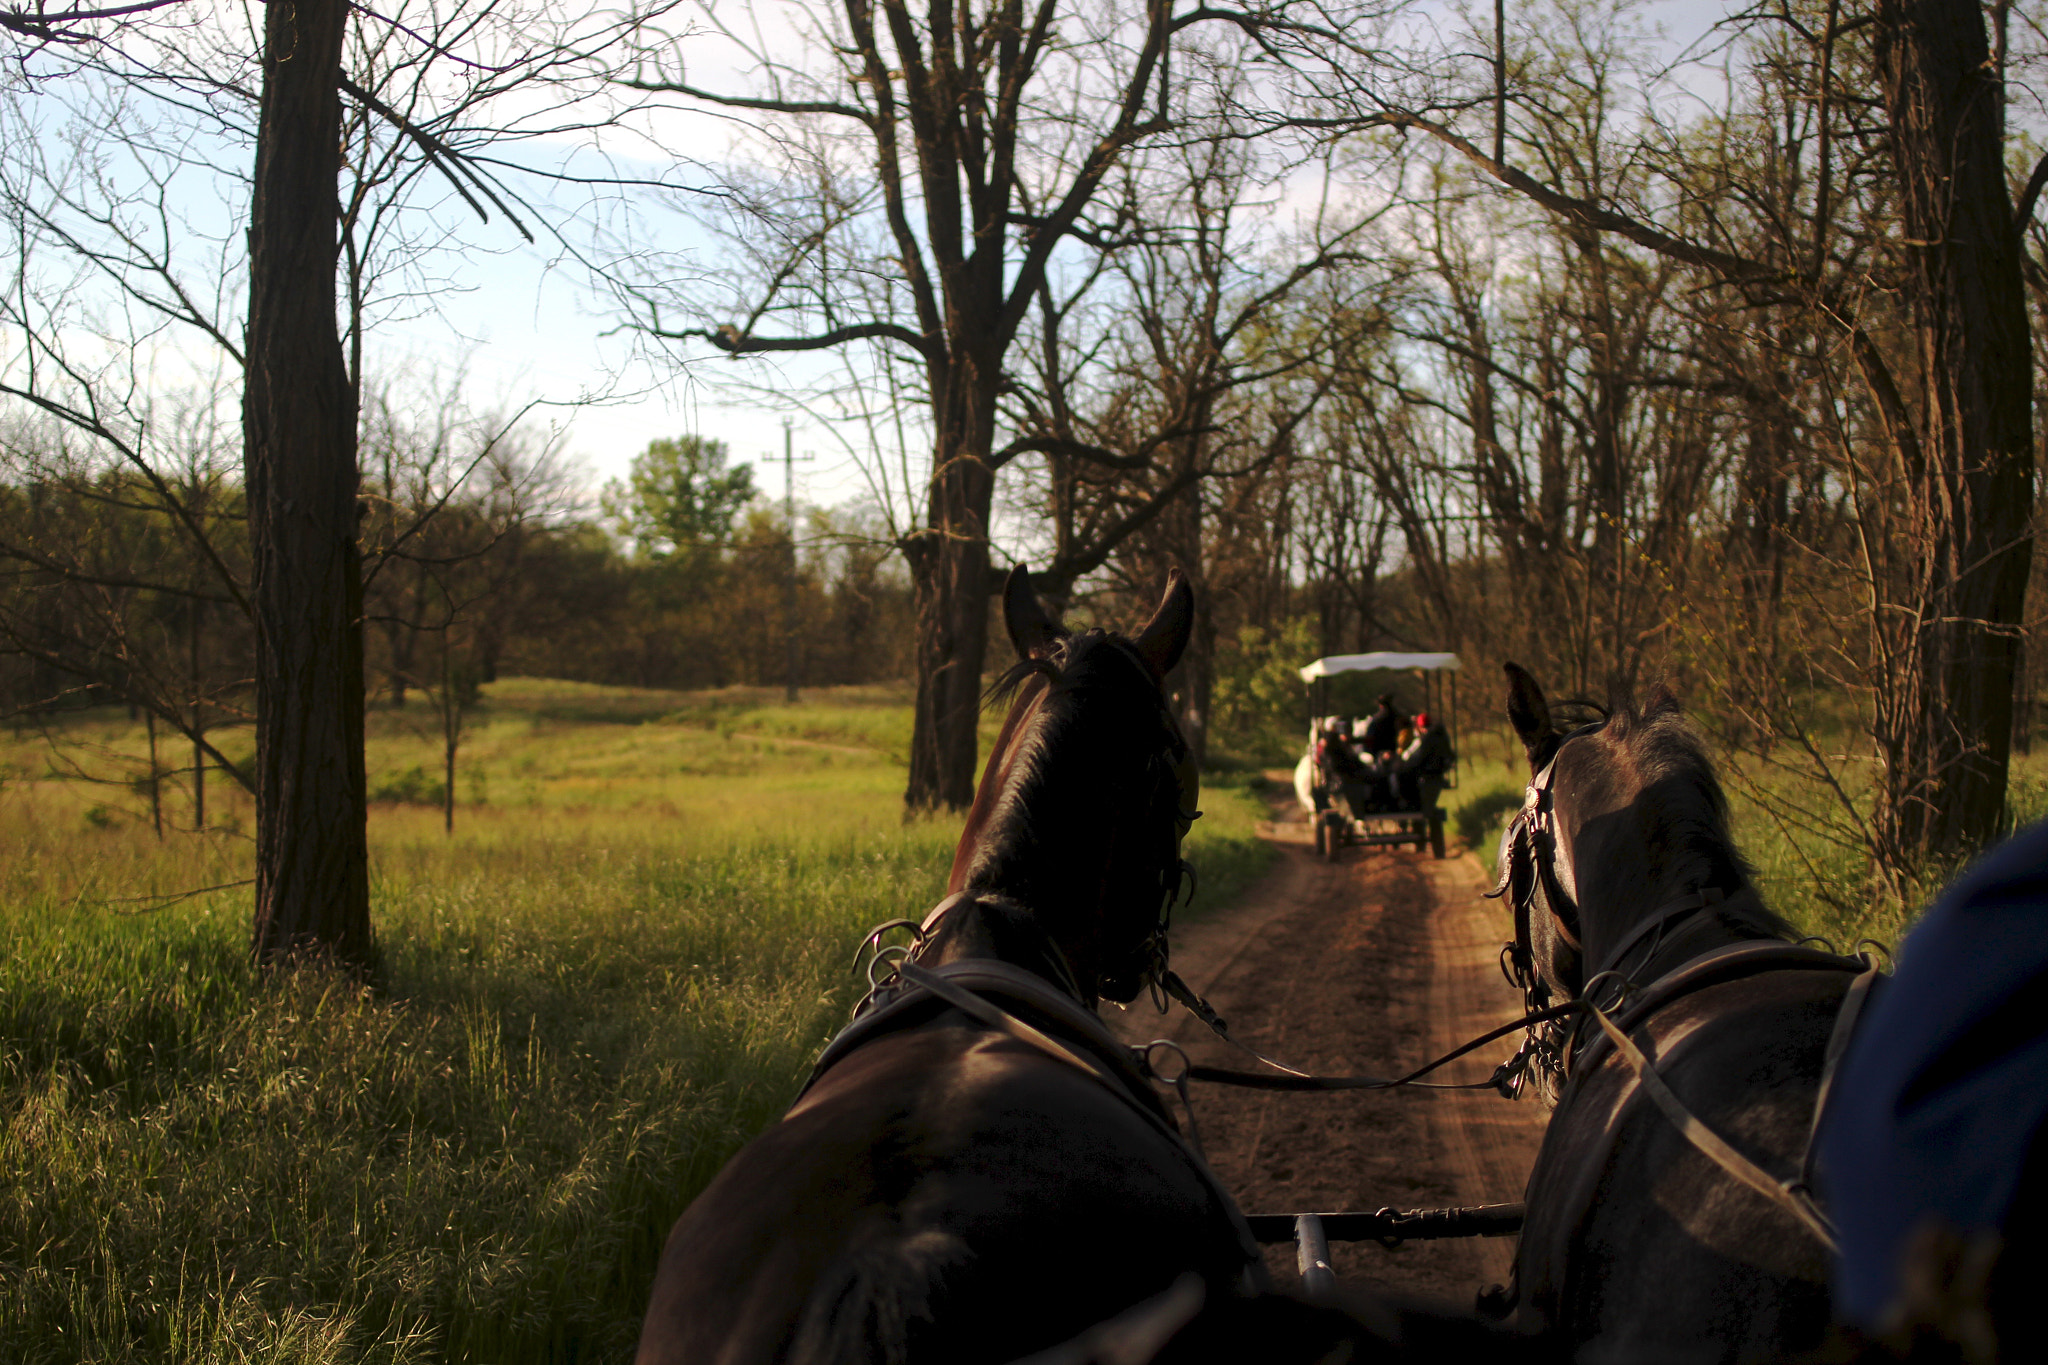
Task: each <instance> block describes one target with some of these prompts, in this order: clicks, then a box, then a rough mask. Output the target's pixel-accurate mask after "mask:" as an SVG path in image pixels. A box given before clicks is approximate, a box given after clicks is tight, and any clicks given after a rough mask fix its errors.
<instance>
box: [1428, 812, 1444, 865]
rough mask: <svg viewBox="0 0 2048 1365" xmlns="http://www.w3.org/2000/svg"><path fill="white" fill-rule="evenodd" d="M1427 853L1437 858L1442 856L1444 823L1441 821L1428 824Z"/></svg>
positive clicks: (1432, 821)
mask: <svg viewBox="0 0 2048 1365" xmlns="http://www.w3.org/2000/svg"><path fill="white" fill-rule="evenodd" d="M1429 851H1430V852H1431V853H1434V854H1435V855H1436V856H1437V857H1439V858H1441V857H1443V856H1444V822H1443V821H1441V820H1431V821H1430V822H1429Z"/></svg>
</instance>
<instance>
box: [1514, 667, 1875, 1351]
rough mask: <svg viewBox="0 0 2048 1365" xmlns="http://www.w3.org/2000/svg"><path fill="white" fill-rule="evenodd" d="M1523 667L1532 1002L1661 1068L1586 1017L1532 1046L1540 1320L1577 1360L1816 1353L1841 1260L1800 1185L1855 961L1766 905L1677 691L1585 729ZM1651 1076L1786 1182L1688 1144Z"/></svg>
mask: <svg viewBox="0 0 2048 1365" xmlns="http://www.w3.org/2000/svg"><path fill="white" fill-rule="evenodd" d="M1507 673H1508V683H1509V694H1508V706H1507V710H1508V718H1509V719H1510V720H1511V721H1512V722H1513V724H1514V727H1515V730H1516V733H1517V734H1519V735H1520V736H1521V739H1522V743H1523V744H1524V746H1525V747H1526V748H1527V750H1528V758H1529V770H1530V773H1531V775H1532V780H1531V783H1530V788H1529V793H1528V798H1527V800H1526V801H1525V804H1524V806H1523V809H1522V812H1521V814H1520V815H1518V816H1517V817H1516V819H1515V821H1514V822H1513V824H1511V826H1510V827H1509V831H1508V836H1507V837H1506V838H1505V839H1503V841H1502V848H1501V879H1502V887H1501V888H1500V889H1501V890H1503V891H1505V892H1506V893H1507V894H1509V896H1510V897H1511V900H1512V902H1513V904H1514V906H1515V910H1516V926H1517V937H1516V943H1515V944H1514V945H1512V946H1511V949H1510V954H1511V957H1510V961H1511V963H1512V965H1513V969H1514V971H1515V973H1516V974H1517V975H1518V977H1519V978H1520V979H1521V981H1522V983H1523V986H1524V990H1525V992H1526V994H1527V996H1528V1003H1529V1005H1530V1006H1531V1008H1532V1009H1537V1008H1542V1007H1545V1006H1549V1005H1556V1004H1558V1003H1560V1002H1562V1001H1566V1000H1576V999H1581V998H1586V999H1590V1000H1591V1001H1593V1002H1595V1003H1598V1004H1599V1005H1600V1006H1601V1007H1602V1008H1603V1009H1605V1010H1606V1011H1607V1013H1608V1014H1609V1015H1610V1016H1611V1017H1612V1018H1613V1019H1614V1021H1615V1022H1616V1023H1617V1024H1618V1026H1619V1027H1620V1029H1621V1030H1622V1031H1623V1032H1624V1033H1625V1034H1627V1035H1628V1036H1629V1037H1630V1038H1632V1040H1633V1041H1634V1043H1635V1045H1636V1047H1637V1048H1639V1049H1640V1051H1641V1053H1642V1054H1645V1056H1646V1059H1647V1061H1648V1063H1649V1066H1650V1068H1651V1070H1652V1074H1653V1080H1652V1082H1650V1083H1646V1082H1644V1081H1642V1080H1641V1079H1639V1076H1638V1072H1637V1070H1636V1069H1635V1068H1634V1067H1633V1066H1632V1065H1631V1064H1630V1063H1629V1061H1628V1059H1627V1057H1626V1055H1625V1054H1624V1053H1623V1052H1621V1051H1619V1050H1618V1049H1617V1048H1616V1047H1615V1046H1613V1045H1612V1044H1611V1040H1610V1039H1609V1038H1608V1037H1607V1036H1605V1034H1604V1032H1603V1030H1602V1029H1600V1028H1598V1027H1596V1026H1595V1025H1594V1023H1593V1022H1592V1021H1590V1020H1588V1019H1587V1018H1586V1016H1584V1015H1583V1014H1582V1015H1580V1016H1578V1017H1577V1019H1576V1021H1574V1022H1570V1023H1560V1025H1559V1026H1557V1027H1556V1028H1555V1029H1554V1030H1552V1031H1550V1032H1549V1033H1548V1034H1547V1035H1546V1036H1540V1037H1533V1038H1532V1043H1534V1044H1535V1045H1536V1046H1535V1050H1534V1051H1533V1052H1530V1051H1528V1050H1525V1057H1529V1058H1531V1059H1533V1060H1534V1062H1535V1063H1536V1064H1537V1069H1538V1070H1539V1071H1540V1072H1544V1073H1546V1074H1544V1075H1543V1076H1542V1077H1541V1079H1542V1081H1543V1083H1544V1088H1545V1089H1546V1091H1547V1092H1548V1093H1549V1095H1550V1097H1552V1098H1553V1099H1554V1101H1555V1105H1556V1112H1555V1114H1554V1115H1553V1117H1552V1119H1551V1122H1550V1127H1549V1130H1548V1131H1547V1133H1546V1134H1545V1136H1544V1140H1543V1146H1542V1149H1541V1151H1540V1153H1539V1154H1538V1156H1537V1158H1536V1165H1535V1168H1534V1170H1533V1171H1532V1172H1531V1174H1530V1177H1529V1186H1528V1194H1527V1202H1528V1218H1527V1223H1526V1225H1525V1227H1524V1229H1523V1232H1522V1238H1521V1243H1520V1248H1519V1250H1518V1253H1517V1257H1516V1264H1515V1273H1516V1286H1515V1292H1516V1294H1517V1296H1518V1299H1519V1303H1518V1305H1517V1307H1518V1313H1519V1322H1520V1325H1521V1326H1523V1327H1524V1328H1525V1329H1529V1330H1534V1331H1539V1332H1543V1333H1546V1334H1554V1337H1555V1339H1557V1340H1558V1341H1559V1344H1560V1345H1563V1346H1565V1347H1566V1348H1567V1349H1571V1350H1573V1351H1574V1352H1575V1353H1576V1354H1577V1355H1578V1356H1579V1357H1580V1358H1581V1359H1598V1360H1617V1361H1652V1362H1654V1361H1677V1360H1687V1361H1690V1360H1705V1361H1712V1360H1726V1361H1734V1360H1742V1359H1754V1358H1757V1357H1759V1356H1762V1355H1767V1354H1777V1353H1781V1352H1784V1351H1786V1350H1788V1349H1800V1348H1804V1347H1808V1346H1811V1345H1813V1344H1814V1343H1816V1342H1818V1341H1819V1340H1820V1339H1821V1337H1822V1335H1823V1333H1824V1332H1825V1330H1826V1327H1827V1324H1828V1295H1827V1274H1828V1250H1827V1244H1826V1243H1825V1242H1824V1241H1823V1240H1822V1238H1823V1236H1824V1227H1825V1225H1824V1223H1822V1222H1821V1221H1820V1219H1819V1218H1818V1215H1817V1214H1816V1213H1814V1212H1813V1211H1812V1209H1811V1207H1810V1205H1809V1204H1808V1203H1807V1202H1806V1201H1805V1200H1804V1199H1803V1197H1802V1195H1801V1193H1800V1185H1801V1182H1802V1181H1803V1178H1804V1174H1805V1169H1806V1166H1807V1148H1808V1143H1809V1135H1810V1131H1811V1125H1812V1120H1813V1111H1814V1103H1815V1096H1816V1092H1817V1090H1818V1088H1819V1085H1820V1082H1821V1077H1822V1072H1823V1058H1824V1055H1825V1053H1826V1051H1827V1047H1828V1042H1829V1038H1830V1035H1831V1033H1832V1031H1833V1029H1834V1026H1835V1021H1836V1018H1837V1011H1838V1008H1839V1007H1840V1005H1841V1004H1842V1001H1843V998H1844V992H1845V990H1846V989H1847V988H1848V987H1849V985H1850V982H1851V980H1852V977H1853V972H1852V970H1849V969H1851V968H1853V966H1854V964H1853V963H1852V962H1851V961H1850V960H1848V959H1843V958H1838V957H1835V956H1833V955H1831V954H1824V953H1819V952H1816V951H1813V950H1811V949H1806V948H1800V947H1796V946H1794V945H1793V944H1792V943H1791V942H1789V941H1788V940H1790V939H1792V938H1793V937H1794V934H1793V931H1792V930H1791V929H1790V928H1789V927H1788V926H1787V925H1786V923H1785V922H1784V921H1783V920H1781V919H1779V918H1778V917H1777V916H1776V915H1774V914H1772V913H1771V912H1770V911H1769V910H1767V909H1766V908H1765V907H1764V905H1763V903H1762V901H1761V900H1760V899H1759V897H1758V895H1757V891H1756V888H1755V886H1754V885H1753V882H1752V878H1751V873H1750V869H1749V867H1748V865H1747V864H1746V863H1745V862H1744V860H1743V858H1742V856H1741V855H1740V854H1739V853H1738V852H1737V851H1736V849H1735V846H1734V844H1733V843H1732V842H1731V841H1730V839H1729V835H1728V825H1727V803H1726V800H1725V798H1724V797H1723V795H1722V792H1721V788H1720V785H1719V783H1718V782H1717V781H1716V779H1715V777H1714V773H1713V770H1712V768H1711V767H1710V766H1709V764H1708V762H1707V759H1706V757H1705V755H1704V753H1703V752H1702V750H1701V747H1700V743H1699V741H1698V739H1697V737H1696V736H1695V735H1694V733H1693V732H1692V730H1691V729H1690V727H1689V726H1688V725H1687V724H1686V723H1685V720H1684V718H1683V717H1682V716H1681V715H1680V713H1679V708H1678V705H1677V703H1676V702H1675V701H1673V700H1672V698H1671V697H1670V695H1669V694H1668V693H1665V692H1662V691H1660V692H1659V693H1658V694H1657V695H1656V696H1654V697H1653V698H1652V700H1651V701H1650V702H1649V704H1648V705H1647V706H1645V707H1643V708H1641V709H1640V710H1639V709H1636V708H1635V707H1634V706H1633V705H1632V704H1631V705H1623V706H1620V707H1618V708H1617V709H1615V710H1614V711H1613V712H1612V714H1611V715H1609V716H1608V717H1607V718H1606V719H1605V720H1603V721H1600V722H1598V723H1594V724H1590V725H1586V726H1583V727H1581V728H1578V729H1574V730H1571V731H1569V732H1566V731H1564V730H1561V729H1559V727H1558V726H1557V725H1556V724H1554V723H1553V721H1552V717H1551V710H1550V707H1549V705H1548V703H1547V702H1546V700H1545V698H1544V695H1543V691H1542V689H1541V688H1540V687H1538V686H1537V684H1536V681H1535V679H1533V678H1531V677H1530V676H1529V675H1528V674H1527V673H1526V672H1524V671H1523V670H1522V669H1520V668H1519V667H1517V666H1516V665H1514V664H1509V665H1507ZM1654 1078H1661V1079H1662V1081H1663V1082H1664V1084H1665V1085H1666V1086H1667V1087H1668V1089H1669V1092H1670V1093H1672V1094H1674V1095H1675V1096H1676V1098H1677V1100H1678V1101H1679V1102H1680V1103H1681V1104H1682V1107H1683V1108H1684V1109H1686V1110H1689V1111H1690V1112H1691V1114H1692V1115H1693V1116H1694V1117H1695V1118H1697V1119H1698V1120H1699V1121H1700V1122H1701V1123H1703V1124H1704V1125H1705V1127H1706V1129H1708V1130H1710V1131H1711V1133H1713V1134H1717V1135H1718V1136H1719V1137H1720V1138H1722V1139H1725V1140H1726V1142H1727V1143H1728V1144H1729V1146H1731V1147H1732V1148H1733V1149H1734V1150H1735V1152H1736V1153H1737V1154H1738V1155H1739V1157H1740V1158H1742V1159H1746V1160H1747V1161H1748V1162H1749V1163H1752V1165H1753V1168H1760V1170H1761V1172H1762V1173H1763V1174H1762V1175H1761V1176H1759V1177H1758V1178H1759V1179H1760V1180H1763V1181H1764V1183H1770V1182H1778V1183H1779V1184H1780V1185H1781V1189H1780V1191H1779V1192H1778V1193H1777V1194H1776V1195H1771V1194H1766V1193H1763V1192H1760V1191H1759V1189H1758V1188H1756V1187H1754V1186H1751V1185H1745V1184H1744V1183H1742V1181H1741V1180H1740V1179H1738V1178H1736V1177H1735V1176H1734V1175H1732V1174H1731V1173H1730V1168H1729V1167H1727V1166H1724V1165H1722V1164H1718V1163H1717V1162H1716V1161H1714V1160H1710V1159H1709V1158H1708V1157H1707V1156H1706V1155H1704V1154H1703V1152H1702V1151H1701V1149H1700V1148H1699V1147H1698V1146H1696V1145H1695V1144H1694V1143H1692V1142H1689V1141H1688V1140H1687V1138H1686V1137H1685V1136H1684V1135H1682V1134H1681V1132H1680V1128H1679V1124H1678V1123H1677V1122H1675V1121H1674V1119H1673V1117H1672V1115H1671V1114H1670V1113H1669V1112H1666V1111H1665V1110H1662V1109H1660V1108H1659V1106H1658V1104H1657V1102H1656V1098H1655V1096H1653V1095H1652V1094H1651V1093H1650V1091H1649V1089H1648V1085H1649V1084H1653V1083H1654ZM1737 1164H1738V1165H1739V1164H1740V1163H1739V1162H1738V1163H1737ZM1752 1174H1755V1171H1754V1169H1753V1172H1752ZM1766 1177H1767V1179H1766ZM1817 1229H1819V1230H1817Z"/></svg>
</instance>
